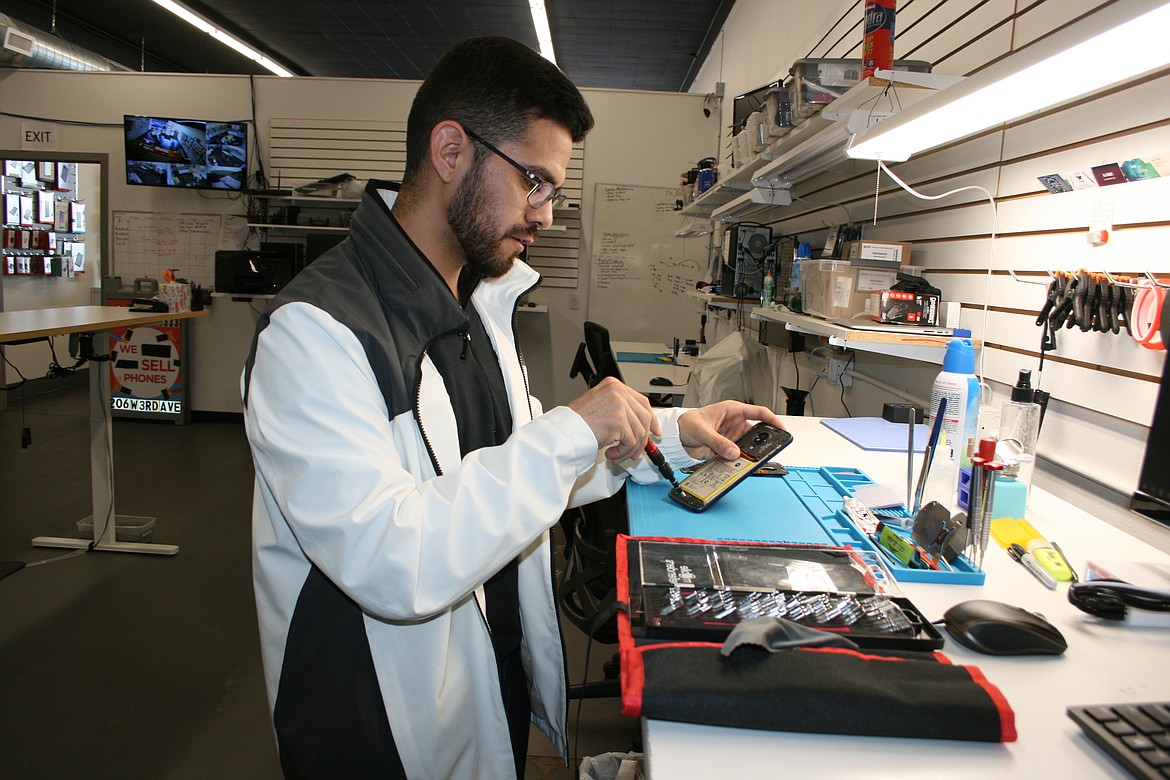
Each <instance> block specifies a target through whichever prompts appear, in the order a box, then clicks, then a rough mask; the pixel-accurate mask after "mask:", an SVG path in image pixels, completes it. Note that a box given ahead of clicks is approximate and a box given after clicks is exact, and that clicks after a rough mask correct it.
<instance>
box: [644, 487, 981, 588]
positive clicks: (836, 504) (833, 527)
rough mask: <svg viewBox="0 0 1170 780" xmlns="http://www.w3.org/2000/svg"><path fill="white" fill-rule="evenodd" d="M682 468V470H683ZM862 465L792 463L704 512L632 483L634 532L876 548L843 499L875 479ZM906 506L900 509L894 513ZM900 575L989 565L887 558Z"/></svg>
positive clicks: (949, 575)
mask: <svg viewBox="0 0 1170 780" xmlns="http://www.w3.org/2000/svg"><path fill="white" fill-rule="evenodd" d="M681 476H683V475H681V474H680V477H681ZM872 483H873V480H871V479H870V478H869V477H868V476H867V475H866V474H865V473H864V472H863V471H861V470H859V469H854V468H847V467H839V466H822V467H820V468H814V467H810V466H790V467H788V474H787V476H783V477H781V476H753V477H749V478H748V479H746V480H744V481H743V482H742V483H740V484H739V485H738V486H737V487H736V488H735V489H734V490H732V491H731V492H730V493H728V494H727V495H725V496H724V497H723V498H721V499H720V500H719V503H717V504H715V506H713V507H711V508H710V509H708V510H707V511H706V512H703V513H701V514H696V513H693V512H688V511H687V510H685V509H683V508H682V507H680V506H678V505H677V504H675V503H674V502H673V501H671V500H670V499H668V498H667V497H666V493H667V491H666V489H664V486H665V484H666V483H665V482H656V483H653V484H650V485H638V484H635V483H633V482H630V483H628V486H627V491H626V495H627V501H628V505H629V510H630V533H631V535H633V536H665V537H675V538H683V539H710V540H713V541H746V542H773V543H780V544H827V545H835V546H841V547H844V546H846V545H852V546H853V547H856V548H859V549H863V550H871V551H876V549H877V548H876V546H875V545H874V543H873V542H872V541H870V539H869V538H868V537H866V536H865V534H863V533H862V532H861V529H859V528H858V527H857V526H856V525H855V524H854V523H853V521H852V520H851V519H850V518H849V516H848V515H847V514H845V512H844V510H843V509H842V503H843V500H844V499H845V497H847V496H851V495H853V490H854V488H856V487H857V486H859V485H869V484H872ZM898 511H901V512H902V514H903V515H904V516H908V515H906V513H905V511H904V510H897V511H895V512H894V514H897V512H898ZM884 560H885V561H886V565H887V566H888V567H889V569H890V571H891V572H892V573H893V574H894V576H895V577H896V578H897V579H898V581H900V582H946V583H952V584H959V585H982V584H983V582H984V580H985V579H986V573H985V572H983V571H981V570H979V569H977V568H976V567H975V565H974V564H973V563H972V562H971V561H970V560H968V559H967V558H966V557H965V556H960V557H959V558H956V559H955V561H954V562H953V563H952V568H953V571H935V570H933V569H912V568H910V567H909V566H904V565H902V564H899V563H894V562H893V561H892V560H890V559H889V558H888V557H887V558H885V559H884Z"/></svg>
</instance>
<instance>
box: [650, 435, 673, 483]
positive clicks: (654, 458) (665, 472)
mask: <svg viewBox="0 0 1170 780" xmlns="http://www.w3.org/2000/svg"><path fill="white" fill-rule="evenodd" d="M646 454H647V455H649V456H650V462H651V463H653V464H654V465H655V466H656V467H657V468H658V473H659V474H661V475H662V476H664V477H666V479H667V480H669V481H670V484H672V485H674V486H675V487H678V480H677V479H675V477H674V468H673V467H672V466H671V465H670V464H669V463H667V462H666V458H665V457H664V456H663V454H662V451H661V450H659V449H658V445H656V444H655V443H654V440H653V439H647V440H646Z"/></svg>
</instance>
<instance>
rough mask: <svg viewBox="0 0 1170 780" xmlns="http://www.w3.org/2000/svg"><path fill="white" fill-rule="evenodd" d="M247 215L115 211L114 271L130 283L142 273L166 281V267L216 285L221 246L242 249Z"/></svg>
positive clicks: (141, 275)
mask: <svg viewBox="0 0 1170 780" xmlns="http://www.w3.org/2000/svg"><path fill="white" fill-rule="evenodd" d="M246 230H247V225H246V222H245V219H244V217H243V216H236V215H231V214H153V213H150V212H143V211H115V212H114V241H113V244H114V246H113V249H114V262H113V267H112V269H111V270H110V275H117V276H121V277H122V282H123V284H127V285H129V284H131V283H132V282H133V280H135V279H137V278H140V277H147V276H148V277H153V278H154V279H157V280H158V281H162V277H163V271H165V270H166V269H168V268H173V269H175V270H176V274H175V275H176V276H179V277H182V278H186V279H190V280H191V281H193V282H198V283H199V284H201V285H203V286H204V287H207V288H211V287H212V286H214V285H215V252H216V250H217V249H239V248H240V247H241V246H242V243H241V241H242V236H241V231H244V232H246Z"/></svg>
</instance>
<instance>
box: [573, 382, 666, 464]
mask: <svg viewBox="0 0 1170 780" xmlns="http://www.w3.org/2000/svg"><path fill="white" fill-rule="evenodd" d="M568 406H569V408H570V409H572V410H573V411H574V412H576V413H577V414H579V415H581V419H583V420H584V421H585V424H586V425H588V426H589V429H590V430H591V431H593V435H594V436H596V437H597V447H598V449H601V448H605V457H606V458H608V459H609V460H611V461H613V462H614V463H621V462H622V461H625V460H637V459H638V458H639V457H640V456H641V455H642V454H643V453H644V452H645V446H646V440H647V439H648V438H650V436H661V435H662V425H661V424H660V423H659V422H658V418H657V417H656V416H655V415H654V413H653V412H652V411H651V410H650V400H649V399H648V398H647V397H646V396H644V395H642V394H641V393H639V392H638V391H637V390H634V389H633V388H631V387H629V386H627V385H624V384H622V383H621V382H619V381H618V380H617V379H614V378H613V377H606V378H605V379H603V380H601V381H600V382H599V383H598V384H597V385H596V386H595V387H592V388H590V389H589V390H588V391H587V392H586V393H585V394H584V395H582V396H581V397H580V398H577V399H576V400H575V401H572V402H571V403H569V405H568Z"/></svg>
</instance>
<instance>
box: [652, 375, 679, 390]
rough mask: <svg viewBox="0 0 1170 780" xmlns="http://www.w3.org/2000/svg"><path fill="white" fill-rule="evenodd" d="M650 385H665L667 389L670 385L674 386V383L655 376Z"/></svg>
mask: <svg viewBox="0 0 1170 780" xmlns="http://www.w3.org/2000/svg"><path fill="white" fill-rule="evenodd" d="M650 384H652V385H665V386H667V387H670V386H671V385H673V384H674V382H671V381H670V380H669V379H667V378H666V377H664V376H656V377H654V378H653V379H651V380H650Z"/></svg>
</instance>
